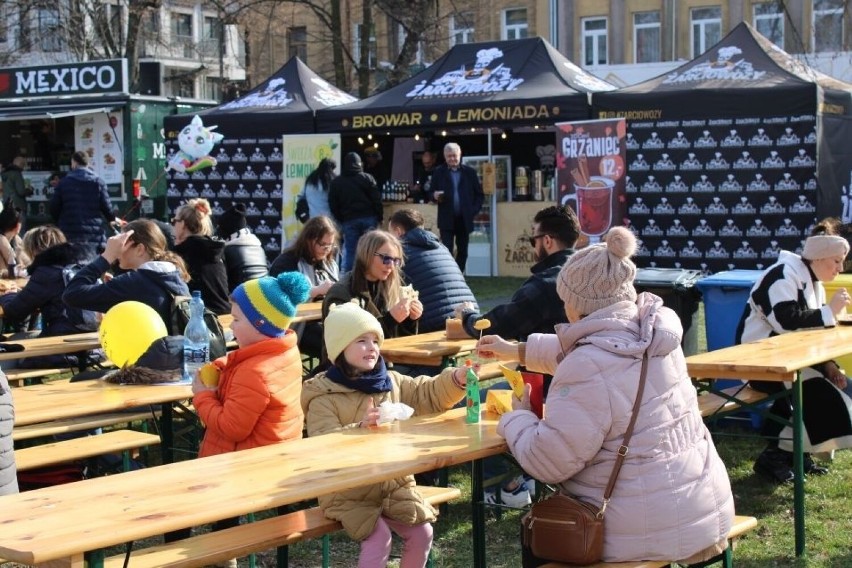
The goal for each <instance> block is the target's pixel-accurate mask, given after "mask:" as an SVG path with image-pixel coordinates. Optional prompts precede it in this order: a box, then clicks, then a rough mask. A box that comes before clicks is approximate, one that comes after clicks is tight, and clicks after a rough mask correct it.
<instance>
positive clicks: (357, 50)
mask: <svg viewBox="0 0 852 568" xmlns="http://www.w3.org/2000/svg"><path fill="white" fill-rule="evenodd" d="M363 28H364V26H363V25H362V24H355V33H353V34H352V41H353V42H354V44H355V45H353V46H352V57H354V58H355V65H360V64H361V32H362V31H363ZM369 45H370V53H369V54H368V58H367V67H369V68H370V69H375V68H376V60H377V59H378V57H377V55H376V30H375V28H373V29H371V30H370V44H369Z"/></svg>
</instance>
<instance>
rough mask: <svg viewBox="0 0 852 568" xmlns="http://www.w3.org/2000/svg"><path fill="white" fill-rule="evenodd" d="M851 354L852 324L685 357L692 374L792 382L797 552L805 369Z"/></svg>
mask: <svg viewBox="0 0 852 568" xmlns="http://www.w3.org/2000/svg"><path fill="white" fill-rule="evenodd" d="M850 352H852V327H850V326H845V325H841V326H837V327H832V328H822V329H808V330H802V331H794V332H790V333H784V334H781V335H776V336H774V337H767V338H764V339H761V340H758V341H754V342H751V343H743V344H740V345H734V346H732V347H726V348H724V349H717V350H715V351H708V352H706V353H700V354H698V355H692V356H691V357H687V359H686V365H687V369H688V370H689V375H690V377H692V378H694V379H713V378H718V377H736V378H741V379H744V380H760V381H777V382H789V383H792V395H793V396H792V398H793V420H792V427H793V462H794V463H793V473H794V476H795V478H794V480H793V510H794V526H795V532H796V539H795V550H796V556H801V555H803V554H804V553H805V476H804V466H803V464H804V455H803V441H802V440H803V438H802V435H803V432H804V425H803V422H802V379H801V371H802V370H803V369H806V368H808V367H811V366H813V365H818V364H820V363H825V362H826V361H829V360H832V359H835V358H837V357H841V356H843V355H847V354H849V353H850Z"/></svg>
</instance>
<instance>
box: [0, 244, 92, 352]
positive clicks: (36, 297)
mask: <svg viewBox="0 0 852 568" xmlns="http://www.w3.org/2000/svg"><path fill="white" fill-rule="evenodd" d="M90 260H91V255H90V254H89V251H88V249H87V248H86V247H84V246H81V245H77V244H73V243H62V244H60V245H56V246H53V247H50V248H49V249H47V250H45V251H43V252H41V253H39V254H37V255H36V257H35V258H34V259H33V262H32V264H30V265H29V266H28V267H27V271H28V272H29V273H30V279H29V281H28V282H27V285H26V286H24V287H23V288H22V289H21V291H20V292H17V293H15V294H5V295H3V296H0V305H2V306H3V317H4V318H5V319H8V320H10V321H13V322H22V321H23V320H24V319H26V318H27V317H28V316H29V315H30V314H32V313H34V312H35V311H36V310H40V311H41V317H42V332H41V334H40V335H41V336H54V335H67V334H71V333H79V330H77V329H76V328H75V327H74V326H73V325H72V324H71V322H70V321H69V320H68V315H67V314H66V308H65V303H64V302H63V301H62V294H63V292H65V281H64V280H63V278H62V269H63V268H65V267H66V266H69V265H73V264H81V265H86V264H88V263H89V261H90Z"/></svg>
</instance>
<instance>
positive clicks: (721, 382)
mask: <svg viewBox="0 0 852 568" xmlns="http://www.w3.org/2000/svg"><path fill="white" fill-rule="evenodd" d="M762 274H763V271H762V270H727V271H724V272H717V273H716V274H714V275H712V276H708V277H707V278H702V279H701V280H699V281H698V282H696V283H695V286H696V287H697V288H698V289H699V290H700V291H701V296H702V299H703V300H704V330H705V332H706V333H707V350H708V351H713V350H715V349H721V348H723V347H730V346H731V345H734V344H735V342H736V339H737V326H738V325H739V324H740V319H742V317H743V312H744V311H745V307H746V303H748V296H749V293H750V292H751V289H752V287H753V286H754V284H755V283H756V282H757V280H758V279H759V278H760V276H761V275H762ZM740 384H742V380H740V379H735V378H730V379H725V378H721V379H716V387H717V388H720V389H726V388H729V387H733V386H738V385H740ZM743 415H744V416H748V417H750V419H751V425H752V427H753V428H755V429H760V426H761V424H762V422H763V417H762V416H761V415H760V414H759V413H757V412H750V413H743Z"/></svg>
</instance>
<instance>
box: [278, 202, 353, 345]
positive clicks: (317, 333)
mask: <svg viewBox="0 0 852 568" xmlns="http://www.w3.org/2000/svg"><path fill="white" fill-rule="evenodd" d="M339 242H340V234H339V233H338V232H337V227H336V226H335V224H334V221H332V220H331V219H330V218H329V217H326V216H325V215H318V216H316V217H311V218H310V219H308V222H307V223H305V226H304V227H302V231H301V232H300V233H299V236H298V237H296V240H295V241H294V242H293V244H292V245H290V246H289V247H287V248H286V249H284V251H283V252H282V253H281V254H280V255H278V258H276V259H275V260H273V261H272V266H271V267H270V268H269V274H270V275H271V276H278V275H279V274H281V273H282V272H294V271H295V272H301V273H302V274H304V275H305V276H306V277H307V279H308V282H310V283H311V290H310V293H309V294H310V296H309V301H311V302H318V301H320V300H322V299H323V297H324V296H325V295H326V293H327V292H328V290H329V288H331V287H332V286H333V285H334V284H335V283H336V282H337V281H338V280H339V279H340V276H339V272H340V271H339V268H338V266H337V252H338V249H337V243H339ZM293 329H295V330H296V333H298V334H299V350H300V351H301V352H302V353H305V354H307V355H310V356H311V357H315V358H317V359H322V345H323V341H322V333H323V327H322V323H320V322H318V321H313V322H306V323H305V322H303V323H298V324H295V325H293Z"/></svg>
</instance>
